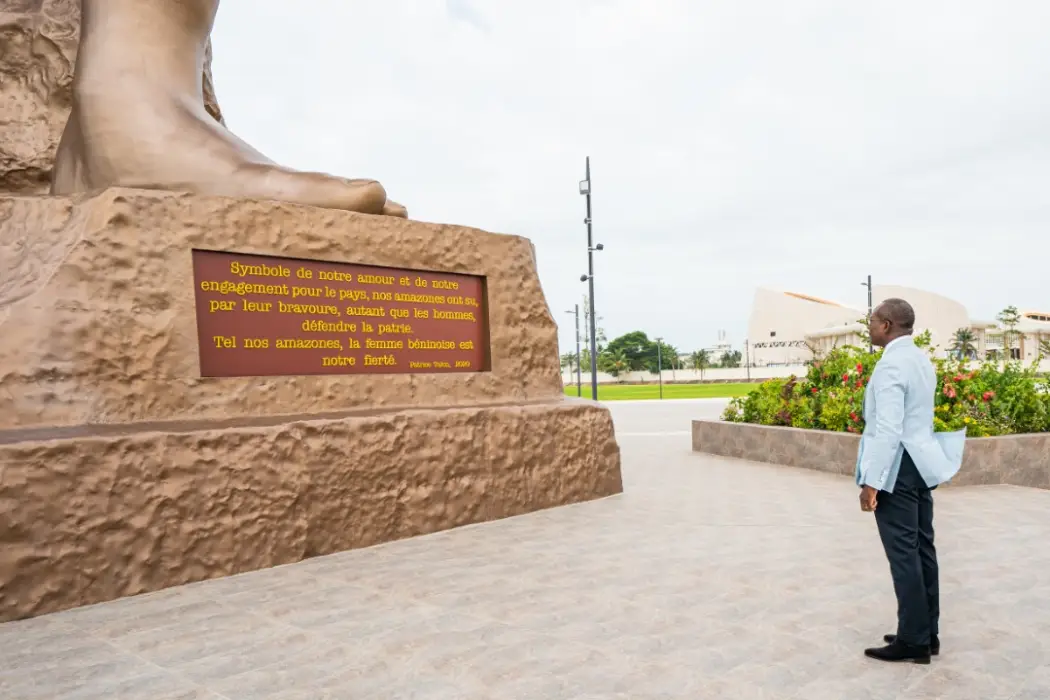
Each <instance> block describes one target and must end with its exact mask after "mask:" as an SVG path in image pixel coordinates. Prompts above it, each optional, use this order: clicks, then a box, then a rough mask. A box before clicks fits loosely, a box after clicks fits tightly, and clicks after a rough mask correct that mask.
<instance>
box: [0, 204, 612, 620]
mask: <svg viewBox="0 0 1050 700" xmlns="http://www.w3.org/2000/svg"><path fill="white" fill-rule="evenodd" d="M195 248H199V249H211V250H226V251H234V252H242V253H260V254H265V255H277V256H288V257H295V258H307V259H315V260H331V261H345V262H355V263H362V264H372V265H384V266H390V267H402V268H413V269H426V270H439V271H444V272H460V273H467V274H476V275H484V276H485V277H486V278H487V301H488V314H489V338H490V343H491V352H490V358H491V366H492V369H491V371H487V372H480V373H471V374H416V375H411V374H401V375H325V376H286V377H232V378H229V377H227V378H202V377H201V376H200V371H199V367H198V341H197V327H196V311H195V304H194V285H193V270H192V256H191V251H192V250H193V249H195ZM621 490H622V485H621V480H620V456H619V448H618V447H617V445H616V441H615V439H614V437H613V430H612V422H611V420H610V417H609V414H608V411H607V410H606V409H604V408H601V407H599V406H597V405H594V404H590V403H586V402H581V401H577V400H569V399H566V398H565V397H564V396H563V394H562V391H561V380H560V376H559V371H558V356H557V334H556V327H555V325H554V321H553V318H552V317H551V314H550V310H549V309H548V308H547V304H546V301H545V299H544V296H543V291H542V289H541V288H540V284H539V279H538V277H537V274H536V266H535V256H534V252H533V249H532V245H531V244H530V243H529V241H528V240H526V239H524V238H520V237H516V236H505V235H496V234H490V233H485V232H483V231H478V230H475V229H469V228H464V227H460V226H444V225H434V224H424V223H418V222H410V221H405V220H402V219H396V218H392V217H374V216H367V215H361V214H351V213H349V212H343V211H336V210H329V209H318V208H313V207H302V206H294V205H289V204H282V203H278V202H269V201H256V200H235V199H224V198H208V197H195V196H191V195H185V194H177V193H164V192H144V191H136V190H109V191H106V192H103V193H101V194H98V195H96V196H94V197H88V198H63V197H46V198H41V197H8V198H0V544H2V546H0V619H10V618H16V617H24V616H28V615H36V614H40V613H43V612H47V611H52V610H58V609H62V608H66V607H71V606H76V605H82V604H85V603H92V602H98V601H102V600H108V599H111V598H115V597H119V596H124V595H130V594H134V593H141V592H145V591H150V590H155V589H158V588H163V587H167V586H171V585H176V584H180V583H185V582H188V581H194V580H199V579H204V578H211V577H215V576H222V575H226V574H232V573H235V572H241V571H247V570H251V569H256V568H260V567H266V566H273V565H276V564H281V563H286V562H293V561H297V560H299V559H302V558H304V557H309V556H314V555H318V554H326V553H331V552H335V551H339V550H343V549H348V548H354V547H363V546H367V545H370V544H375V543H379V542H385V541H388V540H392V539H397V538H402V537H408V536H412V535H418V534H423V533H427V532H432V531H435V530H440V529H444V528H451V527H456V526H459V525H465V524H468V523H476V522H481V521H485V520H491V519H495V518H501V517H505V516H509V515H516V514H520V513H526V512H529V511H533V510H536V509H540V508H547V507H551V506H555V505H561V504H567V503H574V502H578V501H582V500H588V499H592V498H597V497H602V496H607V495H611V494H614V493H619V492H620V491H621Z"/></svg>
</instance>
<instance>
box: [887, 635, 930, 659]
mask: <svg viewBox="0 0 1050 700" xmlns="http://www.w3.org/2000/svg"><path fill="white" fill-rule="evenodd" d="M883 639H885V640H886V643H887V644H893V643H894V642H895V641H897V635H895V634H887V635H886V636H885V637H883ZM940 653H941V640H940V639H938V638H937V635H933V636H932V637H930V654H932V655H933V656H937V655H938V654H940Z"/></svg>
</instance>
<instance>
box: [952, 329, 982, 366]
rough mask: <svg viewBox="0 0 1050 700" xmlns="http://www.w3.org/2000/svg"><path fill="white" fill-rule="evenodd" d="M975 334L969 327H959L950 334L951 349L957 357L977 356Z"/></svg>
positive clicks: (968, 357) (970, 357)
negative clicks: (952, 334) (953, 333)
mask: <svg viewBox="0 0 1050 700" xmlns="http://www.w3.org/2000/svg"><path fill="white" fill-rule="evenodd" d="M976 342H977V334H975V333H974V332H973V330H971V329H969V328H960V329H959V330H957V331H955V335H954V336H952V350H953V351H954V352H955V353H956V354H957V355H958V357H965V358H966V359H968V360H969V359H973V358H974V357H977V345H976Z"/></svg>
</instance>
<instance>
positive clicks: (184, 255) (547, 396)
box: [0, 190, 562, 430]
mask: <svg viewBox="0 0 1050 700" xmlns="http://www.w3.org/2000/svg"><path fill="white" fill-rule="evenodd" d="M193 248H203V249H211V250H226V251H233V252H242V253H261V254H266V255H279V256H289V257H298V258H307V259H315V260H333V261H345V262H355V263H362V264H373V265H385V266H391V267H405V268H417V269H430V270H441V271H445V272H460V273H468V274H477V275H485V276H486V277H487V278H488V302H489V330H490V339H491V362H492V371H491V372H484V373H475V374H441V375H439V374H431V375H409V374H404V375H369V376H355V377H353V378H348V377H346V376H331V375H329V376H296V377H265V378H258V377H237V378H222V379H210V378H209V379H202V378H201V377H200V371H199V368H198V360H197V346H198V343H197V331H196V320H195V318H196V316H195V311H194V288H193V272H192V267H191V255H190V251H191V249H193ZM0 256H2V257H0V430H3V429H5V428H6V429H13V428H30V427H34V426H38V427H39V426H45V427H51V426H73V425H79V424H83V423H125V422H129V421H154V420H173V419H228V418H235V417H239V416H264V415H271V416H272V415H288V414H301V413H317V412H324V411H342V410H346V409H351V408H361V409H369V410H374V409H391V408H402V407H412V406H415V407H420V406H450V405H453V406H455V405H459V406H470V405H479V404H506V403H509V402H529V401H549V400H553V399H555V398H558V397H561V396H562V384H561V377H560V375H559V369H558V359H557V357H558V345H557V328H556V326H555V324H554V320H553V318H552V316H551V314H550V310H549V309H548V307H547V303H546V300H545V299H544V296H543V291H542V289H541V288H540V283H539V278H538V277H537V274H536V265H535V256H534V251H533V248H532V245H531V243H530V242H529V241H528V240H527V239H525V238H520V237H517V236H506V235H496V234H490V233H485V232H483V231H478V230H476V229H470V228H465V227H462V226H449V225H437V224H426V223H419V222H414V221H405V220H401V219H396V218H393V217H375V216H367V215H363V214H353V213H349V212H343V211H336V210H330V209H319V208H313V207H304V206H295V205H290V204H283V203H278V202H270V201H257V200H237V199H228V198H218V197H196V196H191V195H185V194H177V193H164V192H153V191H142V190H107V191H105V192H103V193H101V194H99V195H97V196H95V197H93V198H85V199H73V198H63V197H49V198H43V199H42V198H36V197H11V198H0Z"/></svg>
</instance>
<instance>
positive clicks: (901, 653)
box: [864, 640, 930, 664]
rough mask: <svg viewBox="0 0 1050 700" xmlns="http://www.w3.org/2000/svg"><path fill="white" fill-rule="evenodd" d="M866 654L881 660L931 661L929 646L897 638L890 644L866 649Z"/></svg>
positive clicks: (915, 662)
mask: <svg viewBox="0 0 1050 700" xmlns="http://www.w3.org/2000/svg"><path fill="white" fill-rule="evenodd" d="M864 655H865V656H867V657H868V658H871V659H878V660H879V661H910V662H911V663H913V664H928V663H930V648H929V647H928V646H922V647H919V646H913V645H911V644H905V643H904V642H898V641H896V640H894V642H893V643H892V644H890V645H889V646H885V647H879V648H877V649H865V650H864Z"/></svg>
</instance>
